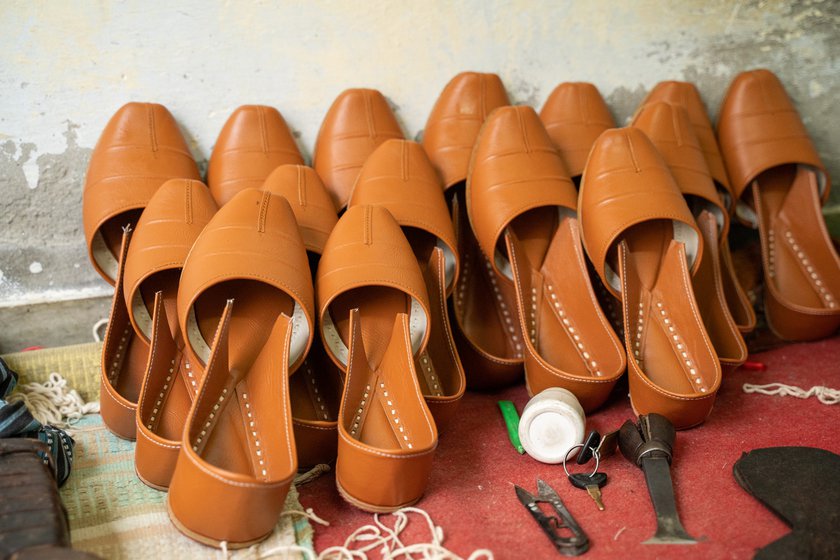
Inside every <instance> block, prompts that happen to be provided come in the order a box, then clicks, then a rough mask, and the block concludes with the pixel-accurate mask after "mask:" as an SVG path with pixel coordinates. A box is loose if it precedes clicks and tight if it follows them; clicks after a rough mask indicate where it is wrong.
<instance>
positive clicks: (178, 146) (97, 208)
mask: <svg viewBox="0 0 840 560" xmlns="http://www.w3.org/2000/svg"><path fill="white" fill-rule="evenodd" d="M179 177H180V178H186V179H196V180H198V179H199V178H200V177H199V173H198V167H197V166H196V164H195V161H194V160H193V158H192V155H190V151H189V149H188V148H187V144H186V142H185V141H184V138H183V136H182V135H181V131H180V130H179V129H178V125H177V123H176V122H175V119H174V118H172V115H171V114H170V113H169V111H167V110H166V108H165V107H164V106H162V105H157V104H154V103H127V104H126V105H123V106H122V107H121V108H120V109H119V110H118V111H117V112H116V113H115V114H114V116H113V117H111V120H109V121H108V124H107V125H106V126H105V129H104V130H103V131H102V134H101V135H100V137H99V141H98V142H97V143H96V147H95V148H94V149H93V153H92V154H91V157H90V164H89V165H88V170H87V175H86V177H85V186H84V191H83V194H82V221H83V223H84V230H85V240H86V241H87V247H88V255H89V256H90V261H91V263H92V264H93V267H94V268H95V269H96V271H97V272H98V273H99V274H100V275H101V276H102V277H103V278H104V279H105V280H106V281H107V282H108V283H110V284H111V285H114V284H115V282H116V275H117V260H118V256H119V250H120V243H121V239H122V228H124V227H129V226H130V227H134V225H135V224H136V223H137V219H138V218H139V216H140V212H141V211H142V210H143V208H145V206H146V204H147V203H148V201H149V199H150V198H151V197H152V195H153V194H154V193H155V191H157V189H158V187H160V186H161V185H162V184H163V183H164V182H166V181H167V180H168V179H174V178H179Z"/></svg>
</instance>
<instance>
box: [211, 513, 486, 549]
mask: <svg viewBox="0 0 840 560" xmlns="http://www.w3.org/2000/svg"><path fill="white" fill-rule="evenodd" d="M409 514H416V515H419V516H421V517H422V518H423V519H424V520H425V521H426V524H427V525H428V527H429V533H430V537H429V538H430V540H431V542H423V543H411V544H408V545H406V544H405V543H403V542H402V540H401V539H400V534H401V533H402V532H403V531H404V530H405V528H406V527H407V526H408V524H409ZM282 515H301V516H303V517H306V518H308V519H311V520H313V521H315V522H316V523H320V524H321V525H329V522H327V521H325V520H324V519H322V518H320V517H318V515H316V514H315V512H314V511H313V510H312V508H308V509H307V510H306V511H295V510H289V511H285V512H283V514H282ZM386 518H393V520H394V523H393V525H392V526H389V525H387V524H385V523H384V522H383V519H386ZM258 546H259V545H254V546H252V547H250V548H249V549H248V550H246V551H243V552H244V554H243V555H241V556H237V558H240V559H243V560H244V559H245V558H254V559H255V560H264V559H266V558H272V557H276V556H280V555H283V556H286V555H287V554H288V553H290V552H298V553H301V554H303V556H304V557H305V558H306V559H307V560H368V554H367V553H368V552H370V551H372V550H375V549H378V552H379V556H380V558H382V560H398V559H403V558H405V559H409V560H415V559H416V560H480V559H484V560H493V553H492V552H491V551H489V550H486V549H478V550H475V551H473V553H472V554H470V555H469V556H468V557H467V558H466V559H464V558H462V557H460V556H458V555H457V554H455V553H454V552H452V551H450V550H448V549H447V548H446V547H444V546H443V529H442V528H441V527H440V526H438V525H435V524H434V521H432V518H431V516H430V515H429V514H428V513H426V512H425V511H424V510H422V509H420V508H414V507H407V508H402V509H399V510H397V511H395V512H393V513H389V514H385V515H383V516H381V517H380V515H379V514H374V516H373V523H372V524H367V525H362V526H361V527H359V528H357V529H356V530H355V531H353V532H352V533H350V535H349V536H348V537H347V539H345V541H344V545H342V546H331V547H329V548H326V549H324V550H322V551H321V552H320V553H319V554H316V553H313V552H312V551H311V550H309V549H308V548H304V547H302V546H299V545H282V546H276V547H273V548H269V549H267V550H257V547H258ZM220 548H221V553H222V558H223V559H224V560H228V559H229V558H231V555H230V552H229V551H228V547H227V542H225V541H222V542H221V543H220ZM415 555H420V556H415Z"/></svg>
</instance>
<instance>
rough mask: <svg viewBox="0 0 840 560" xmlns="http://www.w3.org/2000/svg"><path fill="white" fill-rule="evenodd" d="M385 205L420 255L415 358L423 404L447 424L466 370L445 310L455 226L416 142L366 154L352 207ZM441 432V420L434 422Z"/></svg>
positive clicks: (453, 275)
mask: <svg viewBox="0 0 840 560" xmlns="http://www.w3.org/2000/svg"><path fill="white" fill-rule="evenodd" d="M365 204H371V205H377V206H382V207H383V208H385V209H387V210H388V211H389V212H390V213H391V215H392V216H393V217H394V219H395V220H396V222H397V223H398V224H399V225H400V227H402V228H403V231H404V233H405V235H406V236H407V239H408V240H409V244H410V245H411V248H412V250H413V252H414V255H415V258H417V259H418V264H419V266H420V270H421V272H422V274H423V279H424V283H425V286H426V292H427V294H428V296H429V304H430V312H431V327H430V333H429V344H428V347H427V348H426V350H425V351H423V352H422V353H420V354H419V355H418V356H417V358H416V359H415V368H416V369H417V372H418V373H419V374H420V377H419V381H420V387H421V390H422V393H423V396H424V397H425V398H426V403H427V404H428V405H429V408H430V409H431V410H432V413H433V415H434V416H435V419H436V421H437V419H438V418H440V420H441V422H442V423H444V424H445V423H447V422H448V421H449V420H450V419H451V417H452V416H453V415H454V413H455V410H456V409H457V406H458V402H459V401H460V398H461V396H463V394H464V386H465V380H464V370H463V368H462V366H461V360H460V359H459V357H458V353H457V351H456V350H455V343H454V341H453V340H452V332H451V330H450V327H449V319H448V317H447V313H446V298H447V295H448V292H450V291H451V290H452V289H454V287H455V282H456V279H457V276H458V258H457V257H458V252H457V243H456V241H455V230H454V227H453V225H452V220H451V219H450V217H449V212H448V210H447V207H446V201H445V200H444V198H443V188H442V187H441V185H440V181H439V179H438V177H437V174H436V172H435V170H434V168H433V167H432V164H431V163H430V162H429V159H428V157H427V156H426V153H425V152H424V151H423V148H422V147H421V146H420V144H417V143H416V142H410V141H408V140H388V141H387V142H385V143H384V144H382V145H381V146H379V147H378V148H377V149H376V150H375V151H374V152H373V153H372V154H371V155H370V157H369V158H368V159H367V161H366V162H365V164H364V166H363V167H362V171H361V172H360V173H359V179H358V181H357V182H356V187H355V189H353V195H352V197H351V198H350V206H351V207H353V206H356V205H365ZM437 428H438V431H442V426H441V424H437Z"/></svg>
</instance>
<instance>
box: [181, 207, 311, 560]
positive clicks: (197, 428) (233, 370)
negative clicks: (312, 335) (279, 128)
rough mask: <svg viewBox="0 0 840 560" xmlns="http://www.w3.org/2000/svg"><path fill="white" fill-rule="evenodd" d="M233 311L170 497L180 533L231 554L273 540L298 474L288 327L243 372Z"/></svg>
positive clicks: (270, 337)
mask: <svg viewBox="0 0 840 560" xmlns="http://www.w3.org/2000/svg"><path fill="white" fill-rule="evenodd" d="M248 192H249V191H243V193H240V195H239V196H247V194H248ZM236 200H237V199H236V198H234V199H233V201H232V202H231V203H230V204H234V203H235V202H236ZM235 305H236V304H235V303H234V302H233V301H230V300H229V301H228V302H227V304H226V305H225V307H224V310H223V312H222V316H221V320H220V322H219V328H218V330H217V333H216V335H215V337H214V339H213V343H212V346H211V348H212V349H211V355H210V358H209V360H208V363H207V367H206V370H205V374H204V378H203V380H202V382H201V384H200V388H199V392H198V396H197V398H196V400H195V402H194V403H193V406H192V408H191V409H190V412H189V417H188V419H187V424H186V428H185V430H184V435H183V441H182V446H181V451H180V454H179V456H178V461H177V464H176V466H175V472H174V474H173V476H172V485H171V487H170V489H169V496H168V506H169V515H170V518H171V519H172V521H173V523H174V524H175V526H176V527H177V528H178V529H179V530H180V531H182V532H183V533H185V534H186V535H187V536H189V537H191V538H193V539H196V540H198V541H199V542H202V543H204V544H209V545H212V546H220V543H221V541H225V542H226V543H227V547H228V548H241V547H246V546H250V545H251V544H254V543H255V542H258V541H260V540H262V539H264V538H266V537H267V536H269V535H270V534H271V532H272V531H273V530H274V526H275V525H276V524H277V521H278V519H279V517H280V513H281V512H282V510H283V505H284V503H285V499H286V494H287V492H288V490H289V486H290V485H291V483H292V479H293V478H294V475H295V472H296V470H297V462H296V459H295V441H294V438H293V437H292V415H291V404H290V402H289V372H290V370H289V363H290V362H293V361H294V359H293V357H291V356H290V354H289V352H290V345H291V338H292V330H293V325H292V321H291V320H290V318H289V317H288V316H286V315H281V316H280V317H279V318H277V320H276V322H275V323H274V324H273V326H272V327H270V329H269V333H267V336H266V338H265V339H264V344H262V345H260V346H258V348H257V351H258V352H257V355H256V358H255V359H254V361H253V362H252V363H251V364H250V367H245V368H241V369H240V367H237V363H236V362H237V360H236V357H235V352H234V350H235V346H236V342H235V339H234V338H233V329H234V328H235V327H236V326H237V325H236V324H235V323H234V316H235V314H234V312H233V309H234V308H235Z"/></svg>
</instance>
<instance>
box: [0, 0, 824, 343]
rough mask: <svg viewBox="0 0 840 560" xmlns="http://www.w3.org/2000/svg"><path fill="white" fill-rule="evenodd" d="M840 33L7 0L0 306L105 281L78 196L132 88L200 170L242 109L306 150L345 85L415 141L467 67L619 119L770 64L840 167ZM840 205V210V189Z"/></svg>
mask: <svg viewBox="0 0 840 560" xmlns="http://www.w3.org/2000/svg"><path fill="white" fill-rule="evenodd" d="M838 30H840V2H836V1H830V0H827V1H824V2H821V1H817V0H813V1H801V2H778V1H755V0H753V1H743V2H731V1H710V0H683V1H681V2H660V1H656V0H635V1H632V2H616V1H614V0H589V1H577V2H575V1H570V0H565V1H559V0H549V1H544V2H538V1H532V2H524V1H509V2H488V1H486V0H464V1H461V2H457V3H455V2H447V1H443V0H438V1H428V0H427V1H425V2H412V3H405V2H387V1H384V0H370V1H366V2H350V1H346V2H338V1H333V2H330V1H325V0H318V1H307V2H283V3H277V5H275V3H259V2H257V3H252V2H236V1H229V2H202V1H198V0H186V1H180V2H162V1H159V0H157V1H148V2H108V1H104V0H103V1H100V2H81V3H76V2H51V3H47V2H39V1H18V0H13V1H9V0H7V1H5V2H2V3H0V92H2V94H1V95H2V97H0V99H2V102H0V194H2V206H0V311H2V309H3V308H9V307H12V306H20V305H22V304H33V303H36V302H42V301H57V300H73V299H79V298H90V297H96V296H99V297H102V296H106V295H107V294H108V293H110V288H109V287H108V286H107V285H106V284H105V283H104V282H103V281H102V280H100V279H99V277H98V276H97V275H96V274H95V273H94V271H93V269H92V268H91V266H90V265H89V263H88V261H87V256H86V253H85V247H84V238H83V233H82V229H81V190H82V183H83V180H84V173H85V169H86V166H87V162H88V159H89V157H90V152H91V149H92V147H93V146H94V144H95V143H96V140H97V137H98V135H99V132H100V131H101V130H102V128H103V127H104V125H105V123H106V121H107V120H108V118H109V117H110V116H111V114H112V113H113V112H114V111H115V110H116V109H117V108H118V107H119V106H121V105H122V104H123V103H125V102H127V101H129V100H148V101H156V102H160V103H163V104H164V105H166V106H167V107H168V108H169V109H170V111H172V113H173V114H174V115H175V117H176V119H177V120H178V121H179V123H180V125H181V127H182V129H183V131H184V134H185V136H186V137H187V139H188V141H189V144H190V147H191V149H192V152H193V154H194V156H195V157H196V159H197V160H198V161H199V163H200V165H202V166H204V165H206V160H207V158H208V157H209V155H210V151H211V149H212V147H213V143H214V141H215V137H216V134H217V133H218V131H219V130H220V128H221V126H222V124H223V122H224V120H225V119H226V118H227V116H228V115H229V114H230V112H231V111H233V109H234V108H235V107H237V106H238V105H241V104H244V103H263V104H269V105H273V106H275V107H277V108H278V109H279V110H280V111H281V112H282V113H283V115H284V116H285V118H286V119H287V121H288V122H289V125H290V126H291V127H292V128H293V130H294V132H295V134H296V137H297V138H298V141H299V144H300V147H301V149H302V151H303V153H304V154H305V155H306V156H307V157H310V156H311V153H312V148H313V144H314V141H315V138H316V135H317V132H318V127H319V125H320V122H321V119H322V118H323V115H324V113H325V112H326V110H327V108H328V107H329V105H330V103H331V102H332V100H333V99H334V98H335V96H336V95H337V94H338V93H339V92H340V91H341V90H342V89H344V88H347V87H351V86H366V87H374V88H378V89H380V90H381V91H382V92H383V93H384V94H385V95H386V96H387V97H388V98H389V99H390V101H391V103H392V104H393V106H394V109H395V110H396V112H397V116H398V118H399V119H400V121H401V123H402V124H403V127H404V130H405V132H406V133H407V135H408V136H409V137H412V138H418V137H419V136H420V135H421V134H422V128H423V126H424V124H425V120H426V117H427V116H428V113H429V111H430V109H431V107H432V105H433V103H434V101H435V99H436V97H437V95H438V94H439V93H440V91H441V89H442V88H443V86H444V84H445V83H446V82H447V81H448V80H449V79H450V78H451V77H452V76H453V75H455V74H456V73H457V72H459V71H462V70H467V69H471V70H479V71H489V72H496V73H498V74H499V75H500V76H501V77H502V79H503V80H504V82H505V84H506V86H507V88H508V91H509V93H510V95H511V97H512V99H513V100H514V102H516V103H527V104H531V105H534V106H535V107H539V106H541V105H542V103H543V102H544V100H545V98H546V97H547V96H548V94H549V93H550V91H551V90H552V89H553V87H554V86H555V85H556V84H558V83H560V82H562V81H568V80H583V81H590V82H593V83H595V84H596V85H597V86H598V87H599V88H600V90H601V92H602V93H603V94H604V96H605V97H606V99H607V101H608V103H609V104H610V106H611V108H612V110H613V112H614V114H615V116H616V119H617V121H618V122H619V123H622V124H623V123H625V122H626V120H627V119H628V117H629V116H630V114H631V113H632V112H633V110H634V109H635V107H636V105H637V104H638V103H639V101H640V100H641V99H642V97H643V96H644V95H645V93H646V91H647V90H648V89H649V88H650V87H651V86H653V85H654V84H655V83H656V82H658V81H660V80H664V79H682V80H691V81H694V82H695V83H697V85H698V86H699V88H700V90H701V92H702V94H703V96H704V98H705V101H706V103H707V105H708V107H709V109H710V110H711V112H712V113H713V116H714V114H716V112H717V108H718V106H719V104H720V101H721V98H722V96H723V94H724V92H725V89H726V87H727V84H728V83H729V81H730V79H731V78H732V77H733V76H734V75H735V74H736V73H737V72H739V71H740V70H743V69H749V68H755V67H767V68H770V69H772V70H773V71H775V72H776V73H778V74H779V76H780V77H781V79H782V81H783V82H784V83H785V84H786V85H787V87H788V91H789V93H790V94H791V96H792V97H793V99H794V101H795V102H796V103H797V105H798V107H799V109H800V111H801V113H802V115H803V117H804V120H805V123H806V126H807V127H808V129H809V131H810V132H811V134H812V135H813V138H814V140H815V142H816V145H817V147H818V149H819V150H820V152H821V155H822V157H823V158H824V160H825V162H826V164H827V165H828V167H829V170H830V172H831V173H832V174H833V176H834V177H840V151H838V150H837V149H836V146H838V145H840V104H838V101H837V99H838V97H840V72H838V70H840V68H838V56H840V31H838ZM832 201H833V203H834V205H835V209H836V208H840V206H837V203H838V202H840V196H838V193H837V191H835V194H834V196H833V198H832ZM80 328H81V327H80ZM80 332H82V331H80ZM83 332H84V333H85V334H84V335H83V337H87V332H88V327H87V325H84V329H83ZM0 344H2V335H0Z"/></svg>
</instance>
